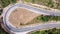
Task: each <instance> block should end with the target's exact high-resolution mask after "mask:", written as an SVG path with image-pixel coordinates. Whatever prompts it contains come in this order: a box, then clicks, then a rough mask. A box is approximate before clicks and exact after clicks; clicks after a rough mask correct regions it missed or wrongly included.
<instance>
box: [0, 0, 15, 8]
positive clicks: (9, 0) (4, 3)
mask: <svg viewBox="0 0 60 34" xmlns="http://www.w3.org/2000/svg"><path fill="white" fill-rule="evenodd" d="M0 1H1V2H0V3H1V5H2V7H3V8H4V7H6V6H8V5H9V4H10V3H16V0H0Z"/></svg>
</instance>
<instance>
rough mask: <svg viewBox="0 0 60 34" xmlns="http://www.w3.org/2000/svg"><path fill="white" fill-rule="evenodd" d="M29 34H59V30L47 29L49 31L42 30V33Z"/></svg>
mask: <svg viewBox="0 0 60 34" xmlns="http://www.w3.org/2000/svg"><path fill="white" fill-rule="evenodd" d="M31 34H60V29H56V28H53V29H49V30H42V31H36V32H33V33H31Z"/></svg>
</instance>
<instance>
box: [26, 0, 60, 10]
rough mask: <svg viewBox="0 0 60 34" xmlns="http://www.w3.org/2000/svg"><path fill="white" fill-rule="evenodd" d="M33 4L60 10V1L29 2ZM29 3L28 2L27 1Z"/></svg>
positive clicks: (42, 0) (33, 0)
mask: <svg viewBox="0 0 60 34" xmlns="http://www.w3.org/2000/svg"><path fill="white" fill-rule="evenodd" d="M28 1H29V2H31V3H36V4H40V5H45V6H48V7H51V8H54V9H60V0H55V1H53V0H28ZM25 2H27V0H25Z"/></svg>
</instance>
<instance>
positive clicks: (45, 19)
mask: <svg viewBox="0 0 60 34" xmlns="http://www.w3.org/2000/svg"><path fill="white" fill-rule="evenodd" d="M36 19H37V20H39V21H42V22H48V21H52V20H53V21H60V16H43V15H42V16H38V17H37V18H36Z"/></svg>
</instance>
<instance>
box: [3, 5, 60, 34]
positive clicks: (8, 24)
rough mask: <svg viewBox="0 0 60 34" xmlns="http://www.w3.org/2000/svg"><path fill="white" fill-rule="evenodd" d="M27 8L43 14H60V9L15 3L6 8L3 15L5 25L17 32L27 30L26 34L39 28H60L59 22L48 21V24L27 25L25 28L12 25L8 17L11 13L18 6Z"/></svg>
mask: <svg viewBox="0 0 60 34" xmlns="http://www.w3.org/2000/svg"><path fill="white" fill-rule="evenodd" d="M19 7H20V8H25V9H27V10H30V11H33V12H35V13H38V14H43V15H51V16H60V11H58V12H57V11H55V12H54V11H48V10H44V9H42V8H36V7H33V6H30V5H27V4H15V5H13V6H10V7H9V8H8V9H6V10H5V11H6V12H5V15H3V17H4V19H3V21H4V27H5V28H6V29H7V30H9V31H11V32H14V34H15V33H19V34H21V32H25V33H24V34H26V33H27V32H30V31H33V30H38V29H45V28H55V27H56V28H60V24H59V23H53V24H51V23H46V24H42V25H36V26H30V27H25V28H19V29H17V28H15V27H14V26H13V27H12V25H11V24H10V23H9V21H8V17H9V15H10V13H11V12H12V11H13V10H14V9H16V8H19Z"/></svg>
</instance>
